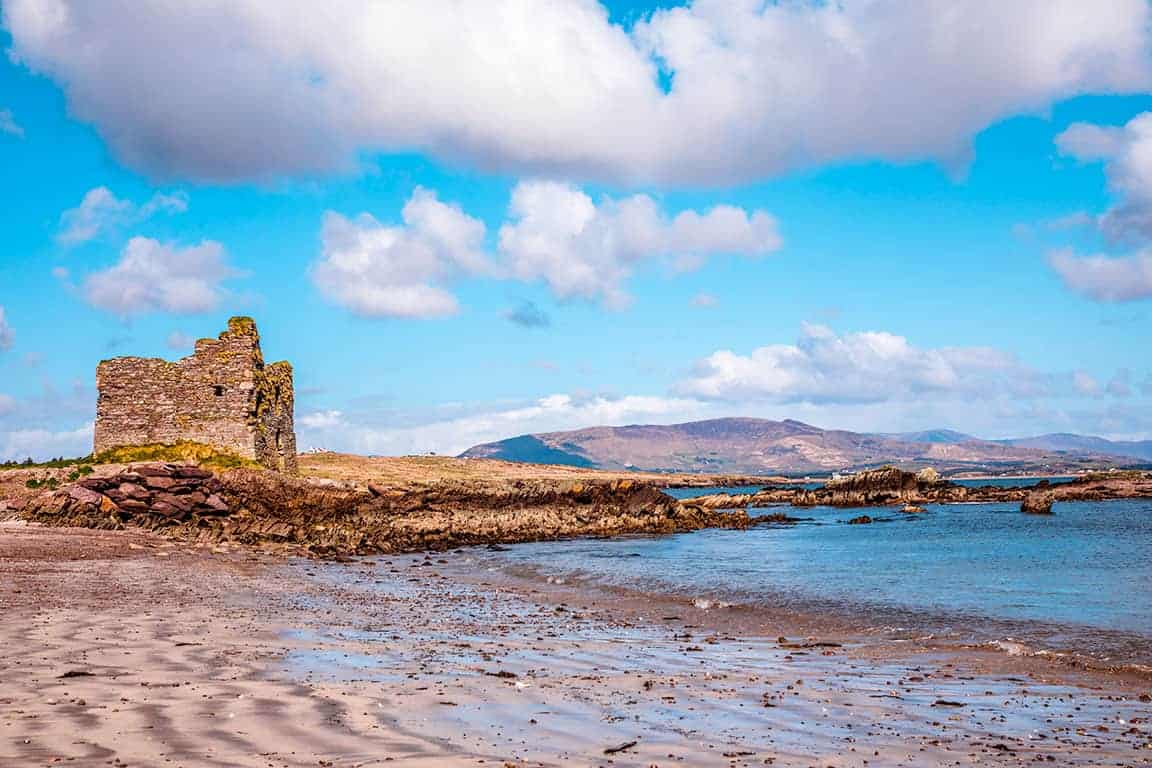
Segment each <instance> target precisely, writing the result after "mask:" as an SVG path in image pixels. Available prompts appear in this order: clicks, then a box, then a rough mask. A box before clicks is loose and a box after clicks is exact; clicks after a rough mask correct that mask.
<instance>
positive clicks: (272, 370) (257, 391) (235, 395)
mask: <svg viewBox="0 0 1152 768" xmlns="http://www.w3.org/2000/svg"><path fill="white" fill-rule="evenodd" d="M96 389H97V391H98V393H99V397H98V400H97V403H96V436H95V453H97V454H99V453H101V452H103V451H107V450H109V449H111V448H120V447H124V446H143V445H158V444H162V445H171V444H173V443H177V442H180V441H191V442H196V443H203V444H205V445H209V446H212V447H214V448H218V449H221V450H223V451H227V452H229V453H233V454H236V455H237V456H240V457H242V458H245V459H251V460H253V461H256V462H259V463H260V464H262V465H263V466H265V467H267V468H269V469H278V470H282V471H286V472H295V471H296V433H295V427H294V425H293V414H292V409H293V399H294V396H293V391H292V366H291V365H290V364H289V363H286V362H280V363H271V364H270V365H265V364H264V357H263V355H262V354H261V352H260V334H259V333H257V331H256V323H255V322H254V321H253V320H252V318H249V317H234V318H232V319H231V320H229V321H228V330H226V331H224V332H223V333H221V334H220V337H219V338H216V339H200V340H199V341H197V342H196V349H195V351H194V352H193V354H192V355H190V356H189V357H185V358H183V359H181V360H177V361H176V362H174V363H173V362H168V361H167V360H161V359H159V358H142V357H118V358H115V359H113V360H104V361H102V362H101V363H100V365H99V366H98V367H97V369H96Z"/></svg>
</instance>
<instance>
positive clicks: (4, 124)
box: [0, 109, 24, 139]
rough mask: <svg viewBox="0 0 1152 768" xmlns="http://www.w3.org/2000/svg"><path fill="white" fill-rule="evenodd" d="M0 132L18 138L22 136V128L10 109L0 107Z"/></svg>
mask: <svg viewBox="0 0 1152 768" xmlns="http://www.w3.org/2000/svg"><path fill="white" fill-rule="evenodd" d="M0 133H6V134H8V135H9V136H15V137H16V138H18V139H22V138H24V128H23V126H21V125H20V124H19V123H17V122H16V116H15V115H13V114H12V110H10V109H0Z"/></svg>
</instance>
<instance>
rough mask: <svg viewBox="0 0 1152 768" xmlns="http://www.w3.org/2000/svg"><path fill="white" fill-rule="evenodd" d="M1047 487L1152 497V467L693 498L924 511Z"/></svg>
mask: <svg viewBox="0 0 1152 768" xmlns="http://www.w3.org/2000/svg"><path fill="white" fill-rule="evenodd" d="M1037 491H1044V492H1045V493H1047V494H1049V495H1050V497H1051V499H1052V500H1053V501H1103V500H1105V499H1126V498H1149V497H1152V473H1147V472H1105V473H1098V474H1090V475H1085V476H1084V477H1081V478H1077V479H1075V480H1070V481H1068V482H1063V483H1049V482H1048V481H1046V480H1042V481H1040V482H1038V483H1037V484H1036V485H1035V486H1032V487H1028V486H1023V487H1021V486H999V485H987V486H978V487H969V486H964V485H959V484H958V483H953V482H950V481H948V480H942V479H940V478H939V476H938V475H936V474H935V473H926V472H924V471H921V472H920V473H912V472H904V471H902V470H900V469H897V468H895V467H881V468H880V469H875V470H870V471H867V472H858V473H856V474H855V475H852V476H850V477H846V478H843V479H840V480H831V481H829V482H828V483H826V484H825V485H823V486H821V487H819V488H814V489H803V488H796V487H790V486H783V485H778V486H771V487H768V488H764V489H763V490H760V491H757V492H756V493H753V494H729V493H717V494H711V495H708V496H701V497H698V498H695V499H693V500H692V501H693V503H695V504H698V505H700V506H703V507H707V508H709V509H749V508H752V509H755V508H762V507H771V506H775V505H779V504H791V505H792V506H796V507H815V506H828V507H877V506H889V505H900V506H901V507H902V508H903V510H904V511H905V512H909V513H919V512H924V511H925V510H924V505H925V504H956V503H963V502H1023V501H1024V500H1025V499H1026V498H1027V497H1028V496H1029V495H1030V494H1032V493H1034V492H1037Z"/></svg>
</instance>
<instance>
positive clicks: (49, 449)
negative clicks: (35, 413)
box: [0, 423, 93, 461]
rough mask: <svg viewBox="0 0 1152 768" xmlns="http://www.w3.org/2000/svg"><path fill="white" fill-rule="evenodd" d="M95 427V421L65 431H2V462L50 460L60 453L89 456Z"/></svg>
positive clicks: (69, 455) (0, 445)
mask: <svg viewBox="0 0 1152 768" xmlns="http://www.w3.org/2000/svg"><path fill="white" fill-rule="evenodd" d="M92 430H93V425H92V424H91V423H89V424H86V425H85V426H82V427H78V428H76V429H64V430H51V429H13V430H9V431H3V430H0V461H21V460H23V459H25V458H28V457H31V458H33V459H35V460H37V461H46V460H48V459H51V458H55V457H57V456H63V457H65V458H72V457H76V456H87V455H88V454H90V453H91V452H92Z"/></svg>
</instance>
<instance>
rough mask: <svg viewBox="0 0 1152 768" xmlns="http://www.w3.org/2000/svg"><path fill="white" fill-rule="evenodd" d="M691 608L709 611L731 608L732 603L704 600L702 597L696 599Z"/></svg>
mask: <svg viewBox="0 0 1152 768" xmlns="http://www.w3.org/2000/svg"><path fill="white" fill-rule="evenodd" d="M692 606H693V607H694V608H699V609H700V610H702V611H710V610H712V609H713V608H731V607H732V603H727V602H725V601H723V600H705V599H704V598H702V597H698V598H696V599H695V600H693V601H692Z"/></svg>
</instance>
